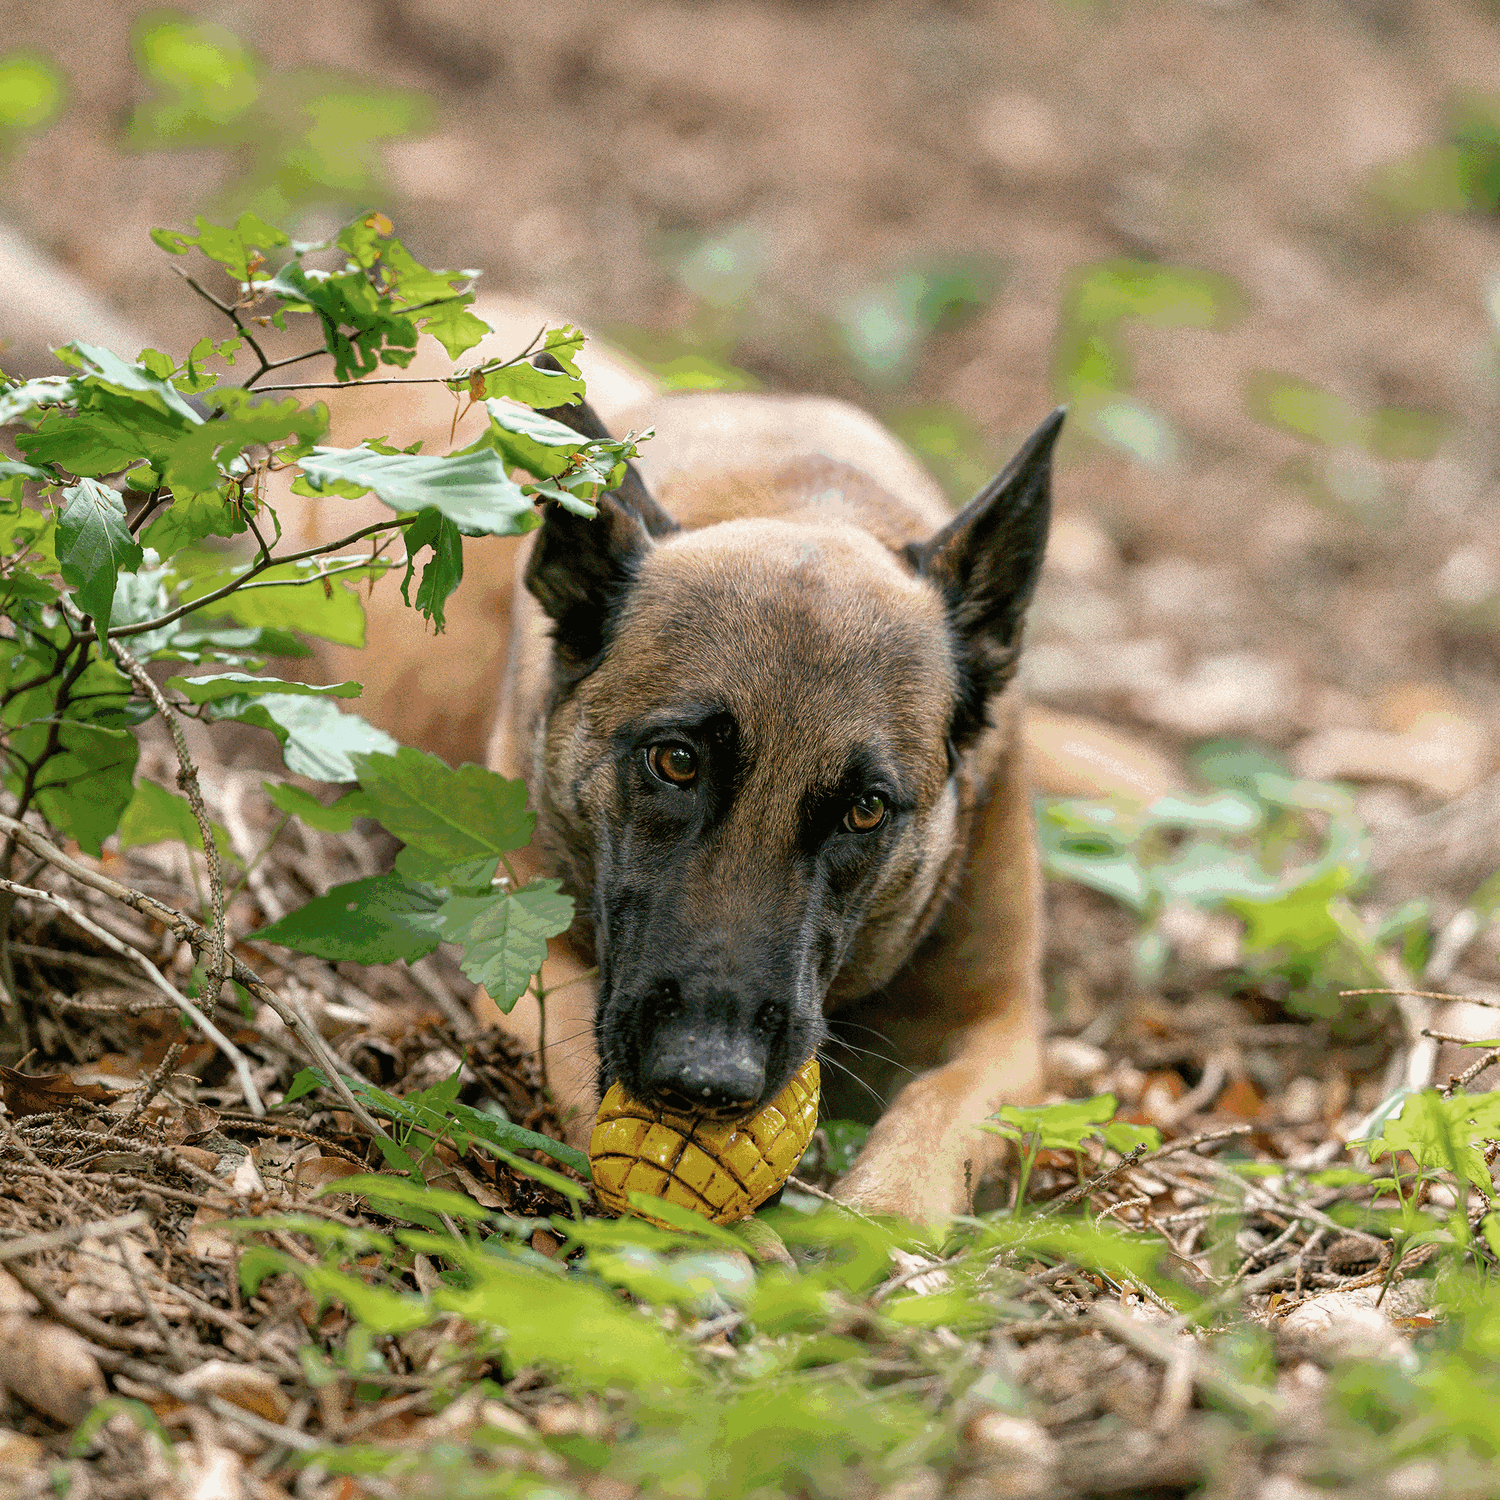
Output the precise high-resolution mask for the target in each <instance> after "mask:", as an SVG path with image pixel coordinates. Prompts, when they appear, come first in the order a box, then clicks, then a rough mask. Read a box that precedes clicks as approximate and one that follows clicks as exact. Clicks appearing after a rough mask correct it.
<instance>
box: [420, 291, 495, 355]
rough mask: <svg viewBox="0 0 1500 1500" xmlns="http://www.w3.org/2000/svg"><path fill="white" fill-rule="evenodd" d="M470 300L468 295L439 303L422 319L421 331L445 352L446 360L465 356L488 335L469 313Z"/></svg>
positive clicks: (487, 329) (486, 327)
mask: <svg viewBox="0 0 1500 1500" xmlns="http://www.w3.org/2000/svg"><path fill="white" fill-rule="evenodd" d="M473 301H474V294H473V293H472V292H470V293H468V294H467V295H466V296H463V297H458V298H455V299H454V300H453V301H451V302H444V303H442V304H441V306H438V307H435V308H434V309H433V310H432V311H431V312H430V313H428V314H426V316H425V317H423V319H422V332H423V333H430V334H431V335H432V336H433V338H435V339H436V340H437V341H438V342H439V343H440V344H441V345H442V346H443V348H444V349H446V350H447V351H448V358H449V359H457V358H458V356H459V355H460V354H464V353H467V352H468V351H469V350H470V349H472V348H473V347H474V346H475V344H477V343H478V342H479V341H480V340H481V339H482V338H483V337H484V336H485V335H486V334H487V333H489V332H490V325H489V324H488V323H486V322H485V321H484V319H483V318H479V317H476V316H475V315H474V314H473V313H471V312H470V311H469V306H470V304H471V303H472V302H473Z"/></svg>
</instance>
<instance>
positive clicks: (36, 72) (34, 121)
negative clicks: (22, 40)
mask: <svg viewBox="0 0 1500 1500" xmlns="http://www.w3.org/2000/svg"><path fill="white" fill-rule="evenodd" d="M62 102H63V81H62V75H61V74H59V73H58V71H57V69H56V68H55V67H53V65H52V64H51V63H50V62H48V61H47V59H46V58H44V57H40V56H38V55H37V54H36V53H34V52H12V53H10V54H9V55H8V56H6V57H0V136H3V135H4V134H6V133H7V132H11V131H15V132H20V131H23V130H36V129H37V128H38V127H39V126H42V125H45V124H46V123H47V122H48V121H49V120H50V119H51V118H52V117H53V115H55V114H56V113H57V112H58V110H59V109H61V108H62Z"/></svg>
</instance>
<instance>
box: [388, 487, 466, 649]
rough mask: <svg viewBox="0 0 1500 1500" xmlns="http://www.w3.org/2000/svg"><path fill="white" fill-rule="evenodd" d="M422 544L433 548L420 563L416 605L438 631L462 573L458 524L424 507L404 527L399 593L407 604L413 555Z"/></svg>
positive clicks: (438, 512)
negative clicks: (409, 523) (423, 562)
mask: <svg viewBox="0 0 1500 1500" xmlns="http://www.w3.org/2000/svg"><path fill="white" fill-rule="evenodd" d="M423 547H431V548H432V557H431V559H430V560H429V561H428V562H426V563H425V564H424V565H423V567H422V580H421V582H420V583H419V584H418V585H417V600H416V607H417V609H419V610H420V611H421V612H422V614H423V615H424V616H425V617H426V618H427V619H429V620H431V621H432V624H433V628H434V629H435V630H438V631H441V630H442V629H444V627H445V626H446V625H447V619H446V617H445V615H444V607H445V605H446V604H447V602H448V599H449V598H450V597H451V596H452V594H453V592H454V590H455V589H457V587H458V586H459V584H460V583H462V582H463V576H464V543H463V535H462V533H461V532H460V531H459V529H458V527H457V526H455V525H454V524H453V522H452V521H450V520H449V519H448V518H447V516H445V515H443V514H442V512H441V511H437V510H424V511H423V512H422V513H421V515H419V516H418V517H417V519H416V520H415V521H413V522H412V523H411V525H410V526H408V527H407V528H406V574H405V576H404V577H403V578H402V580H401V597H402V598H403V599H404V600H405V601H406V603H407V604H408V605H409V604H411V602H412V600H411V596H410V594H409V593H408V592H407V590H408V589H409V588H410V586H411V579H412V574H413V573H414V572H415V571H416V555H417V553H418V552H419V551H421V549H422V548H423Z"/></svg>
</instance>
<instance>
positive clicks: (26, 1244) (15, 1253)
mask: <svg viewBox="0 0 1500 1500" xmlns="http://www.w3.org/2000/svg"><path fill="white" fill-rule="evenodd" d="M150 1222H151V1216H150V1215H149V1214H145V1213H142V1212H141V1211H140V1210H139V1209H137V1210H136V1212H135V1213H130V1214H122V1215H121V1216H120V1217H119V1218H118V1219H100V1220H96V1221H95V1222H94V1223H91V1224H69V1225H67V1226H65V1227H64V1228H62V1229H52V1230H49V1231H48V1232H47V1233H46V1234H25V1235H22V1236H21V1237H20V1238H19V1239H14V1240H0V1261H8V1260H15V1259H17V1258H18V1257H20V1256H22V1255H40V1254H42V1253H43V1252H44V1251H47V1250H61V1249H63V1248H64V1247H65V1246H67V1245H76V1244H77V1243H78V1241H79V1240H86V1239H88V1238H89V1237H90V1236H91V1235H92V1236H93V1237H94V1238H96V1239H101V1240H108V1239H113V1238H115V1236H117V1235H121V1234H128V1233H129V1232H130V1231H131V1230H132V1229H140V1228H142V1227H144V1226H145V1225H147V1224H149V1223H150Z"/></svg>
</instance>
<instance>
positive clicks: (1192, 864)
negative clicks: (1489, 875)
mask: <svg viewBox="0 0 1500 1500" xmlns="http://www.w3.org/2000/svg"><path fill="white" fill-rule="evenodd" d="M1198 761H1199V767H1198V768H1199V771H1200V774H1202V775H1203V776H1204V778H1205V779H1206V780H1208V781H1210V782H1212V783H1218V784H1219V785H1220V789H1219V790H1218V791H1216V792H1214V793H1212V794H1210V795H1207V796H1203V797H1167V798H1162V799H1161V800H1159V801H1157V802H1155V803H1153V804H1151V805H1150V806H1148V807H1145V808H1127V807H1123V806H1120V805H1118V804H1114V803H1109V802H1079V801H1066V800H1057V801H1044V802H1042V803H1041V804H1040V818H1039V832H1040V838H1041V848H1042V858H1043V863H1044V866H1045V868H1046V870H1047V872H1048V873H1049V874H1051V875H1053V876H1056V877H1059V878H1064V879H1069V880H1075V881H1078V882H1079V883H1081V884H1083V885H1087V886H1089V887H1091V888H1092V889H1094V890H1097V891H1101V892H1103V893H1104V894H1105V895H1108V896H1112V897H1114V898H1115V899H1116V900H1117V901H1119V902H1121V903H1122V904H1123V905H1125V906H1126V907H1128V908H1129V909H1130V910H1132V911H1133V912H1135V913H1136V915H1137V916H1138V917H1139V918H1140V920H1141V928H1140V932H1139V933H1138V935H1137V937H1136V940H1135V971H1136V976H1137V978H1138V979H1139V980H1140V981H1142V982H1149V981H1152V980H1154V979H1157V978H1159V977H1160V976H1161V974H1162V973H1163V971H1164V969H1165V966H1166V963H1167V959H1168V945H1167V941H1166V938H1165V935H1164V934H1163V932H1162V930H1161V926H1160V923H1161V918H1162V914H1163V912H1164V911H1165V910H1166V909H1167V908H1168V907H1169V906H1171V905H1172V904H1174V903H1181V904H1184V905H1188V906H1196V907H1201V908H1203V909H1205V910H1208V911H1223V912H1226V913H1229V914H1231V915H1233V916H1235V917H1237V918H1239V920H1240V922H1241V923H1242V927H1243V932H1242V938H1241V951H1242V953H1243V955H1244V957H1245V959H1246V961H1247V963H1248V965H1249V966H1250V967H1251V968H1252V969H1254V970H1260V971H1262V972H1274V973H1277V974H1279V975H1281V976H1282V977H1284V978H1285V979H1287V980H1288V981H1290V983H1291V985H1292V986H1293V992H1292V1003H1293V1004H1294V1005H1295V1006H1296V1007H1297V1008H1299V1009H1301V1010H1303V1011H1304V1012H1306V1013H1309V1014H1320V1015H1337V1014H1342V1013H1345V1011H1346V1010H1347V1007H1346V1006H1345V1005H1344V1004H1343V1003H1342V1002H1340V1001H1339V1000H1338V998H1337V994H1336V992H1337V990H1338V989H1339V988H1340V987H1345V988H1347V987H1351V986H1354V985H1378V984H1383V983H1385V982H1386V981H1385V980H1384V979H1382V978H1381V977H1380V976H1381V974H1382V972H1383V970H1382V967H1381V955H1382V953H1383V952H1384V951H1385V948H1386V946H1387V945H1388V944H1390V943H1391V942H1392V941H1393V940H1398V939H1404V938H1406V937H1407V936H1408V935H1409V932H1410V929H1411V927H1412V926H1413V924H1420V923H1421V920H1422V916H1423V911H1425V908H1424V909H1423V911H1416V910H1413V911H1409V912H1408V911H1403V912H1402V913H1399V914H1397V916H1398V918H1399V920H1398V919H1392V920H1391V921H1389V922H1387V923H1386V924H1383V925H1382V926H1379V927H1373V926H1372V925H1371V924H1370V923H1368V922H1367V921H1366V920H1365V919H1364V918H1362V917H1361V916H1360V914H1359V912H1358V911H1357V910H1356V909H1355V908H1354V906H1353V905H1352V903H1351V901H1350V897H1351V895H1353V893H1354V892H1356V891H1357V890H1358V888H1359V886H1360V884H1361V883H1362V881H1363V879H1364V876H1365V871H1366V867H1367V863H1368V853H1367V847H1366V839H1365V836H1364V830H1363V828H1362V827H1361V825H1360V822H1359V820H1358V818H1357V817H1356V815H1355V812H1354V806H1353V802H1352V800H1351V799H1350V797H1349V796H1348V794H1347V793H1345V792H1344V791H1342V790H1341V789H1340V788H1338V787H1335V786H1329V785H1325V784H1323V783H1319V782H1311V781H1299V780H1296V779H1294V778H1292V777H1290V776H1288V775H1286V774H1285V773H1284V772H1283V771H1282V770H1281V769H1280V768H1279V767H1278V766H1277V765H1276V764H1275V762H1274V761H1272V760H1270V759H1269V758H1268V757H1265V756H1262V755H1260V754H1258V753H1251V752H1246V751H1244V750H1243V749H1241V748H1239V747H1235V746H1231V745H1223V746H1208V747H1205V748H1204V749H1203V750H1202V751H1201V752H1200V753H1199V757H1198Z"/></svg>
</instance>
